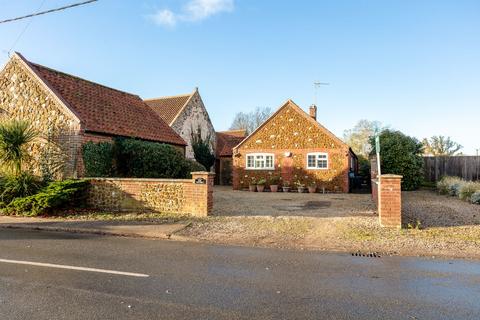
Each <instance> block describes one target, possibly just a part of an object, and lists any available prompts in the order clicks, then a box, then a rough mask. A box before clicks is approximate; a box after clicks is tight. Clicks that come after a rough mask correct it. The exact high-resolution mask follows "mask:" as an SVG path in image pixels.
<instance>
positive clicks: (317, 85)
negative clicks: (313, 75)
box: [313, 81, 330, 105]
mask: <svg viewBox="0 0 480 320" xmlns="http://www.w3.org/2000/svg"><path fill="white" fill-rule="evenodd" d="M328 85H330V83H328V82H319V81H316V82H314V83H313V89H314V91H315V96H314V98H313V104H314V105H317V95H318V89H319V88H320V87H321V86H328Z"/></svg>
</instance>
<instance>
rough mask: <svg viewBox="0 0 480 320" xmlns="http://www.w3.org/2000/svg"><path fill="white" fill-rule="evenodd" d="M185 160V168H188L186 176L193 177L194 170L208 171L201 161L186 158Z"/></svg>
mask: <svg viewBox="0 0 480 320" xmlns="http://www.w3.org/2000/svg"><path fill="white" fill-rule="evenodd" d="M185 162H186V166H185V168H186V173H187V174H186V178H191V177H192V175H191V173H192V172H195V171H207V170H206V169H205V167H204V166H202V165H201V164H200V163H198V162H197V161H195V160H191V159H185Z"/></svg>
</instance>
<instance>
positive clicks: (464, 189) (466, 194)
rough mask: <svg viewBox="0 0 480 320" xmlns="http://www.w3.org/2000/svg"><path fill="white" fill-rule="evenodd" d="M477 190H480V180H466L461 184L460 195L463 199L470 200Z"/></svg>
mask: <svg viewBox="0 0 480 320" xmlns="http://www.w3.org/2000/svg"><path fill="white" fill-rule="evenodd" d="M477 191H480V183H479V182H465V183H463V184H461V185H460V190H459V193H458V197H459V198H460V199H462V200H470V199H471V198H472V195H473V194H474V193H475V192H477Z"/></svg>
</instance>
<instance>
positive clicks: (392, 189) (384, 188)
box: [372, 174, 402, 228]
mask: <svg viewBox="0 0 480 320" xmlns="http://www.w3.org/2000/svg"><path fill="white" fill-rule="evenodd" d="M380 179H381V183H380V189H379V188H378V179H372V198H373V200H374V201H375V203H376V205H377V208H378V217H379V221H380V225H381V226H382V227H394V228H401V227H402V189H401V187H402V176H399V175H395V174H382V175H381V176H380Z"/></svg>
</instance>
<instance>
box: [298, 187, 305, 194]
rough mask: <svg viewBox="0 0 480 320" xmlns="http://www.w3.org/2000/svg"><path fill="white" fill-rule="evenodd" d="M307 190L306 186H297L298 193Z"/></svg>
mask: <svg viewBox="0 0 480 320" xmlns="http://www.w3.org/2000/svg"><path fill="white" fill-rule="evenodd" d="M305 190H306V188H305V187H298V188H297V191H298V193H304V192H305Z"/></svg>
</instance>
